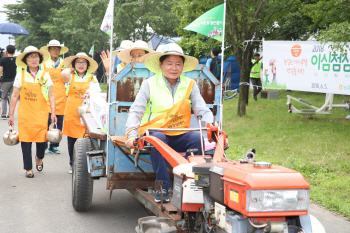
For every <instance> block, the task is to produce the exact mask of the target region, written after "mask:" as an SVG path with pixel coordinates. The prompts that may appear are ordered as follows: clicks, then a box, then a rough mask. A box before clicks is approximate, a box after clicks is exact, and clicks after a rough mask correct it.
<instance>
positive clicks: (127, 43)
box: [112, 40, 133, 74]
mask: <svg viewBox="0 0 350 233" xmlns="http://www.w3.org/2000/svg"><path fill="white" fill-rule="evenodd" d="M132 45H133V42H132V41H131V40H123V41H122V43H120V46H119V48H118V49H117V50H116V51H113V52H112V54H113V55H118V54H119V53H120V52H121V51H123V50H125V49H129V48H131V46H132ZM125 66H126V63H124V62H123V61H122V62H121V63H120V64H118V65H117V74H118V73H119V72H120V71H121V70H122V69H123V68H124V67H125Z"/></svg>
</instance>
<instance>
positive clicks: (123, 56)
mask: <svg viewBox="0 0 350 233" xmlns="http://www.w3.org/2000/svg"><path fill="white" fill-rule="evenodd" d="M135 49H142V50H145V51H147V52H149V53H151V52H154V50H152V49H149V48H148V44H147V43H146V42H144V41H142V40H138V41H135V43H133V44H132V46H131V47H130V48H128V49H125V50H123V51H121V52H120V53H119V54H118V58H119V60H121V61H122V62H124V63H129V62H131V55H130V52H131V51H132V50H135Z"/></svg>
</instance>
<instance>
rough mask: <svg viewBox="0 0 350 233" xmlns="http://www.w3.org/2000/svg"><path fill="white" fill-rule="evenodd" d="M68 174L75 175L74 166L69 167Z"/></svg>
mask: <svg viewBox="0 0 350 233" xmlns="http://www.w3.org/2000/svg"><path fill="white" fill-rule="evenodd" d="M68 173H69V174H72V173H73V168H72V166H70V167H69V171H68Z"/></svg>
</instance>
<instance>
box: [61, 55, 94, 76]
mask: <svg viewBox="0 0 350 233" xmlns="http://www.w3.org/2000/svg"><path fill="white" fill-rule="evenodd" d="M76 58H84V59H86V60H87V61H89V63H90V65H89V67H88V68H87V72H89V73H92V72H94V71H95V70H97V68H98V64H97V62H96V61H95V60H94V59H92V58H91V57H89V56H88V55H86V53H84V52H80V53H77V55H75V56H71V57H67V58H66V59H64V60H63V65H64V66H65V67H67V68H72V67H73V66H72V62H73V60H74V59H76Z"/></svg>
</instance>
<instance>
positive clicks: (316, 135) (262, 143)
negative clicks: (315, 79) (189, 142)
mask: <svg viewBox="0 0 350 233" xmlns="http://www.w3.org/2000/svg"><path fill="white" fill-rule="evenodd" d="M286 95H291V96H293V97H296V98H302V99H304V100H306V101H308V102H311V103H312V104H313V105H315V106H317V107H321V106H322V105H323V103H324V100H325V94H319V93H306V92H297V91H293V92H286V91H280V92H279V99H278V100H268V99H258V101H254V99H253V98H252V97H251V96H250V97H249V106H248V107H247V115H246V116H245V117H241V118H240V117H237V105H238V97H236V99H232V100H225V101H224V130H225V131H226V132H227V134H228V136H229V139H230V149H229V150H228V151H227V154H228V156H229V157H230V158H231V159H234V160H237V159H240V158H243V156H244V154H245V152H246V151H247V150H248V149H251V148H255V149H256V160H257V161H267V162H272V163H273V164H276V165H282V166H285V167H288V168H291V169H294V170H296V171H299V172H301V173H302V174H303V175H304V177H305V178H306V179H307V180H308V182H309V183H310V185H311V191H310V193H311V199H312V200H313V201H314V202H317V203H319V204H321V205H323V206H325V207H327V208H328V209H330V210H332V211H335V212H338V213H341V214H343V215H344V216H345V217H347V218H350V157H349V154H350V152H349V142H347V137H348V136H349V132H348V130H349V126H350V125H349V124H350V120H346V119H345V117H346V116H347V115H348V113H349V112H348V111H343V110H342V109H333V114H332V115H314V116H312V117H310V118H305V117H304V116H302V115H299V114H290V113H288V112H287V110H288V106H287V105H286V102H287V98H286ZM348 99H349V96H341V95H335V96H334V102H333V103H335V104H340V103H341V101H342V100H348ZM292 103H293V102H292ZM293 104H294V105H295V106H296V107H297V108H299V109H300V108H307V107H306V106H305V107H301V106H302V105H301V104H297V103H293Z"/></svg>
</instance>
